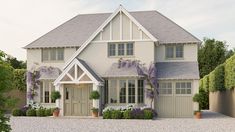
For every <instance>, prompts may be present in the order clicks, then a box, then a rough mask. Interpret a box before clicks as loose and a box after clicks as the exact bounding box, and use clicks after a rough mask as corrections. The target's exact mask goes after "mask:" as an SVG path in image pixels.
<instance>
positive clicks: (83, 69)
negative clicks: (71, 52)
mask: <svg viewBox="0 0 235 132" xmlns="http://www.w3.org/2000/svg"><path fill="white" fill-rule="evenodd" d="M102 82H103V79H102V78H101V77H99V76H98V75H97V74H96V73H95V72H94V71H93V70H92V69H91V68H90V67H89V66H88V65H87V63H86V62H85V61H84V60H81V59H79V58H74V60H73V61H72V62H71V63H70V64H69V65H68V66H67V67H66V68H65V69H64V70H63V72H62V74H60V76H59V77H58V78H57V79H56V80H55V82H54V85H58V84H87V83H93V84H96V85H100V84H101V83H102Z"/></svg>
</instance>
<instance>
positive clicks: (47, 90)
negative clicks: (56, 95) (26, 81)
mask: <svg viewBox="0 0 235 132" xmlns="http://www.w3.org/2000/svg"><path fill="white" fill-rule="evenodd" d="M52 91H55V87H54V85H53V82H52V81H49V80H44V81H41V83H40V100H41V101H40V102H41V103H55V100H52V99H51V93H52Z"/></svg>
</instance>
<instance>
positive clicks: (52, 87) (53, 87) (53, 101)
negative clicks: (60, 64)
mask: <svg viewBox="0 0 235 132" xmlns="http://www.w3.org/2000/svg"><path fill="white" fill-rule="evenodd" d="M50 84H51V92H53V91H55V86H54V85H53V84H52V82H50ZM50 95H51V93H50ZM51 103H55V100H53V99H51Z"/></svg>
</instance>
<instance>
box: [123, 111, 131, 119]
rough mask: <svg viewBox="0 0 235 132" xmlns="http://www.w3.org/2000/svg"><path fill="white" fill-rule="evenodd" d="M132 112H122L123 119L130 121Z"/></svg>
mask: <svg viewBox="0 0 235 132" xmlns="http://www.w3.org/2000/svg"><path fill="white" fill-rule="evenodd" d="M131 113H132V111H131V110H125V111H124V112H123V118H124V119H132V114H131Z"/></svg>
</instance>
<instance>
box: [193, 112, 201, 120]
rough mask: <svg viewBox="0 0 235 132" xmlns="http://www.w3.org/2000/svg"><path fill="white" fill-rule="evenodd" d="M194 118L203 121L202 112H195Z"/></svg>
mask: <svg viewBox="0 0 235 132" xmlns="http://www.w3.org/2000/svg"><path fill="white" fill-rule="evenodd" d="M194 116H195V118H196V119H201V117H202V114H201V112H195V115H194Z"/></svg>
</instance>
